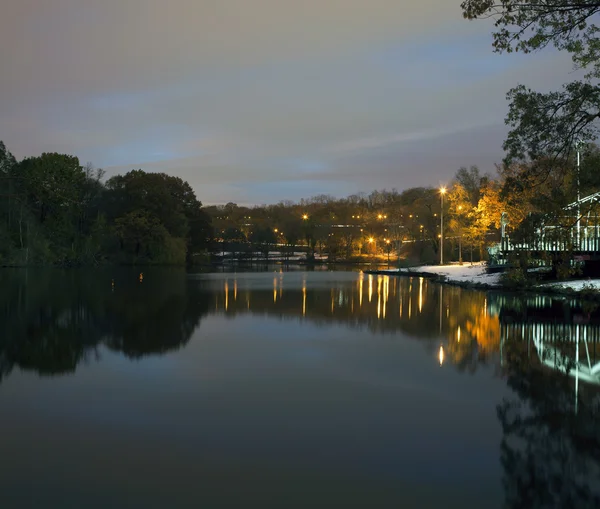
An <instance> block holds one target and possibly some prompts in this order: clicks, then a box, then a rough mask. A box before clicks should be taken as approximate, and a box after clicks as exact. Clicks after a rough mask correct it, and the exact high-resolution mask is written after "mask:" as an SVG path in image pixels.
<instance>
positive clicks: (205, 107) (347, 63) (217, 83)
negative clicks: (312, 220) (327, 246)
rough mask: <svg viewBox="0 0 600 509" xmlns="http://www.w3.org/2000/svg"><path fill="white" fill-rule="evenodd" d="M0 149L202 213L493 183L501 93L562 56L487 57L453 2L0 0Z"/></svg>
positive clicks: (488, 48)
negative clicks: (98, 174) (190, 197)
mask: <svg viewBox="0 0 600 509" xmlns="http://www.w3.org/2000/svg"><path fill="white" fill-rule="evenodd" d="M7 2H8V3H7V4H6V5H4V6H3V12H2V16H0V48H2V49H1V50H0V70H1V71H0V73H1V78H0V140H3V141H4V142H5V144H6V146H7V148H8V149H9V150H10V151H11V152H12V153H13V154H14V155H15V156H16V157H17V158H18V159H21V158H24V157H29V156H35V155H39V154H41V153H43V152H61V153H68V154H73V155H76V156H78V157H79V159H80V161H81V163H82V164H84V163H86V162H91V163H93V164H94V166H96V167H100V168H103V169H105V170H106V172H107V177H110V176H112V175H114V174H117V173H124V172H126V171H129V170H131V169H138V168H141V169H143V170H146V171H153V172H154V171H161V172H165V173H168V174H170V175H176V176H179V177H181V178H183V179H184V180H187V181H188V182H189V183H190V184H191V185H192V187H193V188H194V190H195V192H196V195H197V197H198V198H199V199H200V200H201V201H202V202H203V203H204V204H218V203H226V202H235V203H238V204H246V205H251V204H263V203H276V202H279V201H282V200H294V201H296V200H299V199H300V198H307V197H310V196H314V195H317V194H331V195H333V196H336V197H342V196H347V195H349V194H353V193H357V192H370V191H372V190H373V189H383V188H387V189H391V188H396V189H398V190H402V189H406V188H409V187H414V186H438V185H440V184H446V183H448V182H449V181H450V180H451V179H452V177H453V175H454V174H455V173H456V170H458V168H460V167H461V166H470V165H478V166H479V167H480V168H481V169H482V170H483V171H489V172H494V164H495V163H500V162H501V160H502V157H503V152H502V142H503V139H504V137H505V134H506V132H507V128H506V127H505V125H504V117H505V115H506V112H507V109H508V103H507V101H506V92H507V91H508V90H509V89H510V88H511V87H514V86H516V85H517V84H519V83H523V84H525V85H528V86H531V87H532V88H535V89H538V90H540V91H545V90H550V89H555V88H558V87H560V85H561V84H562V83H563V82H565V81H566V80H568V79H569V78H570V77H569V72H570V71H571V67H572V66H571V62H570V60H569V59H568V56H566V55H563V54H558V53H556V52H554V51H552V50H546V51H544V52H541V53H536V54H533V55H520V54H510V55H498V54H495V53H493V49H492V29H493V25H492V22H491V21H489V20H488V21H476V22H469V21H466V20H464V19H463V18H462V13H461V9H460V0H419V1H418V2H416V1H411V2H408V1H406V0H404V1H403V0H301V1H298V0H168V1H167V0H102V1H97V0H7Z"/></svg>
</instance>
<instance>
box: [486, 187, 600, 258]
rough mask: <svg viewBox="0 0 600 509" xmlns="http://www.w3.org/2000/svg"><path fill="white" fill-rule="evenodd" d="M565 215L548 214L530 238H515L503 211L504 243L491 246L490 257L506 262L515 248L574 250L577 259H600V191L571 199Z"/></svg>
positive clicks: (554, 251)
mask: <svg viewBox="0 0 600 509" xmlns="http://www.w3.org/2000/svg"><path fill="white" fill-rule="evenodd" d="M562 210H563V212H564V213H563V214H562V215H561V216H558V217H556V216H552V217H550V216H546V217H545V218H544V219H543V220H542V222H541V224H540V225H539V226H538V227H537V228H536V229H535V231H534V232H533V235H532V236H531V238H530V239H529V240H528V241H526V242H516V241H513V240H512V239H511V237H510V235H508V234H507V232H506V226H507V225H508V223H507V222H506V215H505V214H504V213H503V214H502V220H501V238H500V243H499V244H497V245H495V246H492V247H490V248H489V249H488V251H489V254H490V259H491V260H492V261H494V262H496V263H498V264H503V263H506V258H507V256H508V254H509V253H511V252H520V251H521V252H522V251H528V252H531V253H532V255H533V256H534V258H535V257H536V256H541V255H543V254H550V255H551V256H553V257H555V258H556V257H558V255H560V254H562V253H570V254H572V256H573V259H574V260H576V261H588V260H590V261H599V260H600V192H598V193H594V194H591V195H589V196H586V197H585V198H582V199H580V200H577V201H575V202H573V203H570V204H569V205H567V206H566V207H564V208H563V209H562Z"/></svg>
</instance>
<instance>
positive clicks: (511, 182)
mask: <svg viewBox="0 0 600 509" xmlns="http://www.w3.org/2000/svg"><path fill="white" fill-rule="evenodd" d="M580 150H581V153H580V156H581V157H580V161H581V165H580V168H579V171H577V165H576V162H575V161H576V159H575V156H574V155H573V156H572V157H570V158H569V159H563V160H553V159H538V160H536V161H535V162H531V163H518V164H511V165H505V166H498V167H497V174H496V175H494V176H491V175H483V174H482V173H481V172H480V170H479V169H478V168H477V167H476V166H472V167H470V168H460V169H459V170H458V171H457V172H456V174H455V175H454V178H453V180H452V181H451V182H450V183H449V185H448V188H447V189H445V192H444V193H442V191H441V189H436V188H432V187H418V188H410V189H406V190H404V191H397V190H395V189H393V190H391V191H387V190H383V191H373V192H372V193H370V194H366V193H360V194H355V195H351V196H348V197H346V198H341V199H338V198H334V197H332V196H329V195H319V196H315V197H313V198H310V199H304V200H301V201H300V202H290V201H283V202H280V203H278V204H275V205H263V206H255V207H244V206H238V205H236V204H235V203H228V204H226V205H217V206H209V207H202V204H201V202H200V201H199V200H198V199H197V198H196V196H195V194H194V191H193V190H192V188H191V187H190V185H189V184H188V183H187V182H184V181H183V180H181V179H180V178H177V177H172V176H169V175H166V174H164V173H146V172H144V171H142V170H133V171H130V172H129V173H127V174H125V175H117V176H114V177H112V178H110V179H109V180H108V181H106V182H103V175H104V172H103V171H102V170H99V169H94V168H93V167H92V166H91V165H89V164H88V165H86V166H82V165H81V164H80V163H79V160H78V159H77V157H74V156H70V155H64V154H56V153H45V154H42V155H41V156H38V157H30V158H26V159H23V160H22V161H16V159H15V158H14V157H13V156H12V154H11V153H10V152H9V151H8V150H7V149H6V147H5V146H4V144H3V143H2V142H0V266H2V265H4V266H6V265H17V266H18V265H42V264H58V265H63V266H77V265H89V264H100V263H126V264H131V263H142V264H174V265H178V264H184V263H194V262H206V261H208V260H209V255H210V254H211V253H212V254H213V255H214V256H215V257H218V258H219V259H222V258H223V257H225V258H227V257H229V258H231V259H237V260H243V259H245V258H246V259H255V258H256V257H257V256H258V255H257V252H260V253H261V256H262V257H263V258H264V259H267V258H269V253H271V252H273V251H278V252H282V253H284V255H285V256H287V257H291V256H292V254H295V255H296V256H301V257H306V258H307V259H309V260H310V259H314V258H316V256H317V255H321V256H323V257H327V259H328V260H330V261H335V260H347V261H353V260H359V259H364V258H368V259H374V258H377V257H385V256H388V257H389V256H390V254H391V255H392V256H393V257H394V258H395V257H396V256H399V257H401V258H408V259H410V260H411V261H416V262H425V263H432V262H436V261H439V259H440V248H441V246H442V242H441V236H442V213H443V217H444V220H443V237H444V242H443V248H444V260H445V261H452V260H462V259H466V260H473V261H475V260H480V259H484V258H485V257H486V247H487V246H488V245H489V244H490V243H493V242H497V241H498V237H499V230H500V228H501V225H502V224H504V226H505V228H506V229H507V232H508V233H510V235H511V237H512V238H513V239H515V240H518V238H519V236H521V237H526V236H527V235H530V234H531V232H532V231H533V230H534V228H535V225H536V224H537V223H536V221H538V220H539V219H540V217H548V215H549V214H554V215H555V216H557V217H558V216H560V215H561V212H560V210H561V207H564V206H565V205H566V204H567V203H570V202H573V201H574V200H576V197H577V182H578V181H579V190H580V195H581V196H582V197H583V196H586V195H587V194H590V193H591V192H593V191H595V190H598V189H600V177H599V176H598V175H599V174H598V172H597V171H596V168H597V167H598V163H600V150H599V149H598V148H597V147H596V146H595V145H587V146H585V147H581V148H580ZM595 206H596V205H595V202H590V205H589V206H588V207H587V208H583V209H582V214H591V213H592V212H593V214H598V213H600V211H592V210H591V209H590V207H595ZM566 226H567V227H568V226H569V225H566ZM299 252H300V253H299Z"/></svg>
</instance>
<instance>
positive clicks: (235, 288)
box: [233, 279, 237, 300]
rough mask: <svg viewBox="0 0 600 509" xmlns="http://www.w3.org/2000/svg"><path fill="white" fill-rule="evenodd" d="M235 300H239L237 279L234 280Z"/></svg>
mask: <svg viewBox="0 0 600 509" xmlns="http://www.w3.org/2000/svg"><path fill="white" fill-rule="evenodd" d="M233 300H237V279H234V280H233Z"/></svg>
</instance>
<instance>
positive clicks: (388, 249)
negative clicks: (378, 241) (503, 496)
mask: <svg viewBox="0 0 600 509" xmlns="http://www.w3.org/2000/svg"><path fill="white" fill-rule="evenodd" d="M385 243H386V249H387V255H388V267H389V266H390V250H391V249H392V242H391V240H390V239H385Z"/></svg>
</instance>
